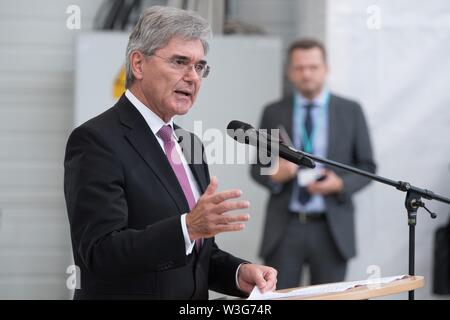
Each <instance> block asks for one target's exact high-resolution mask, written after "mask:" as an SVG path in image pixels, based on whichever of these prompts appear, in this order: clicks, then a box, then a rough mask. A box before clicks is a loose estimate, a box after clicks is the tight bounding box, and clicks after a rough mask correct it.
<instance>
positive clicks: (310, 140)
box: [295, 94, 330, 153]
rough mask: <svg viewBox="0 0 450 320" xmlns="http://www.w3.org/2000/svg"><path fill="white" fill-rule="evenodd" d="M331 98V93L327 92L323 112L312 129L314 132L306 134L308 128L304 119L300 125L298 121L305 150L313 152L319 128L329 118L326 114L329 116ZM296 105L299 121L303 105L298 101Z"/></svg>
mask: <svg viewBox="0 0 450 320" xmlns="http://www.w3.org/2000/svg"><path fill="white" fill-rule="evenodd" d="M329 100H330V95H329V94H327V95H326V96H325V99H324V102H323V106H322V108H321V109H322V110H321V111H322V112H321V113H319V117H318V119H317V120H318V121H315V123H314V127H313V129H312V132H311V135H310V136H308V135H307V134H306V128H305V124H304V121H301V123H300V125H299V124H298V123H296V128H301V137H302V138H301V141H302V144H303V150H304V151H305V152H308V153H312V151H313V145H314V139H315V137H316V134H317V130H318V129H319V128H320V126H323V125H324V124H325V120H326V118H327V117H326V116H327V112H328V102H329ZM295 107H296V108H295V109H296V115H295V121H296V122H298V121H299V120H300V119H299V111H300V108H301V107H302V106H300V104H299V103H298V101H297V103H296V104H295ZM318 107H319V108H320V107H321V106H320V105H319V106H318ZM311 112H312V110H311ZM305 116H306V114H305Z"/></svg>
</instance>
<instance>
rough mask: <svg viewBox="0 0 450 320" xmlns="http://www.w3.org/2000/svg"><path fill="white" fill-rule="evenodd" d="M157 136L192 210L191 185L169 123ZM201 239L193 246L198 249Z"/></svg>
mask: <svg viewBox="0 0 450 320" xmlns="http://www.w3.org/2000/svg"><path fill="white" fill-rule="evenodd" d="M157 135H158V137H160V138H161V139H162V141H163V142H164V150H165V152H166V156H167V159H168V160H169V163H170V166H171V167H172V170H173V172H174V173H175V175H176V176H177V179H178V182H179V183H180V186H181V189H183V193H184V196H185V197H186V200H187V202H188V204H189V209H191V210H192V208H194V206H195V203H196V201H195V197H194V193H193V192H192V189H191V185H190V184H189V179H188V177H187V174H186V171H185V170H184V167H183V163H182V162H181V158H180V155H179V154H178V152H177V149H176V147H175V142H174V140H173V139H172V135H173V129H172V127H171V126H169V125H165V126H163V127H162V128H161V129H160V130H159V131H158V133H157ZM201 243H202V239H197V241H195V248H196V249H197V251H198V250H200V247H201Z"/></svg>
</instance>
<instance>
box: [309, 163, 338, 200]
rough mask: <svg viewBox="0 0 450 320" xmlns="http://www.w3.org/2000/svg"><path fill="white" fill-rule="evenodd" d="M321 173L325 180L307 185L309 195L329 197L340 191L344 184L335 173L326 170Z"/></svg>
mask: <svg viewBox="0 0 450 320" xmlns="http://www.w3.org/2000/svg"><path fill="white" fill-rule="evenodd" d="M322 173H323V174H324V175H325V179H323V180H321V181H316V182H313V183H311V184H310V185H308V192H309V193H311V194H321V195H329V194H333V193H339V192H341V191H342V189H343V187H344V182H343V181H342V179H341V178H340V177H339V176H338V175H337V174H336V173H334V172H333V171H331V170H327V169H324V170H323V172H322Z"/></svg>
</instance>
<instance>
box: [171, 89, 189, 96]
mask: <svg viewBox="0 0 450 320" xmlns="http://www.w3.org/2000/svg"><path fill="white" fill-rule="evenodd" d="M175 93H178V94H181V95H183V96H186V97H190V96H192V93H191V92H190V91H187V90H175Z"/></svg>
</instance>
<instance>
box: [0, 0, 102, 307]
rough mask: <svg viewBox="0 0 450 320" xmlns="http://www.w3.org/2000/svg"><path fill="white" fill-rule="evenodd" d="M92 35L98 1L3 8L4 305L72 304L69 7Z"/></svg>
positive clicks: (0, 274) (0, 280) (0, 295)
mask: <svg viewBox="0 0 450 320" xmlns="http://www.w3.org/2000/svg"><path fill="white" fill-rule="evenodd" d="M72 4H75V5H79V6H80V9H81V30H86V29H90V27H91V21H92V19H93V14H94V12H95V11H96V9H97V7H98V5H99V4H100V0H96V1H90V0H89V1H88V0H63V1H51V0H41V1H27V0H17V1H1V2H0V210H1V213H2V214H1V216H0V219H1V220H0V299H59V298H67V297H68V296H69V291H68V290H67V289H66V286H65V282H66V277H67V275H66V274H65V271H66V268H67V266H68V265H69V264H70V242H69V237H68V224H67V218H66V212H65V204H64V198H63V190H62V173H63V168H62V164H63V156H64V147H65V142H66V139H67V135H68V130H69V129H70V128H71V123H72V107H73V102H72V101H73V89H72V88H73V80H72V76H73V63H72V62H73V42H72V40H73V37H74V35H75V34H77V33H78V32H79V31H78V30H69V29H67V28H66V19H67V18H68V16H69V15H68V14H67V13H66V8H67V7H68V6H69V5H72Z"/></svg>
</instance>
